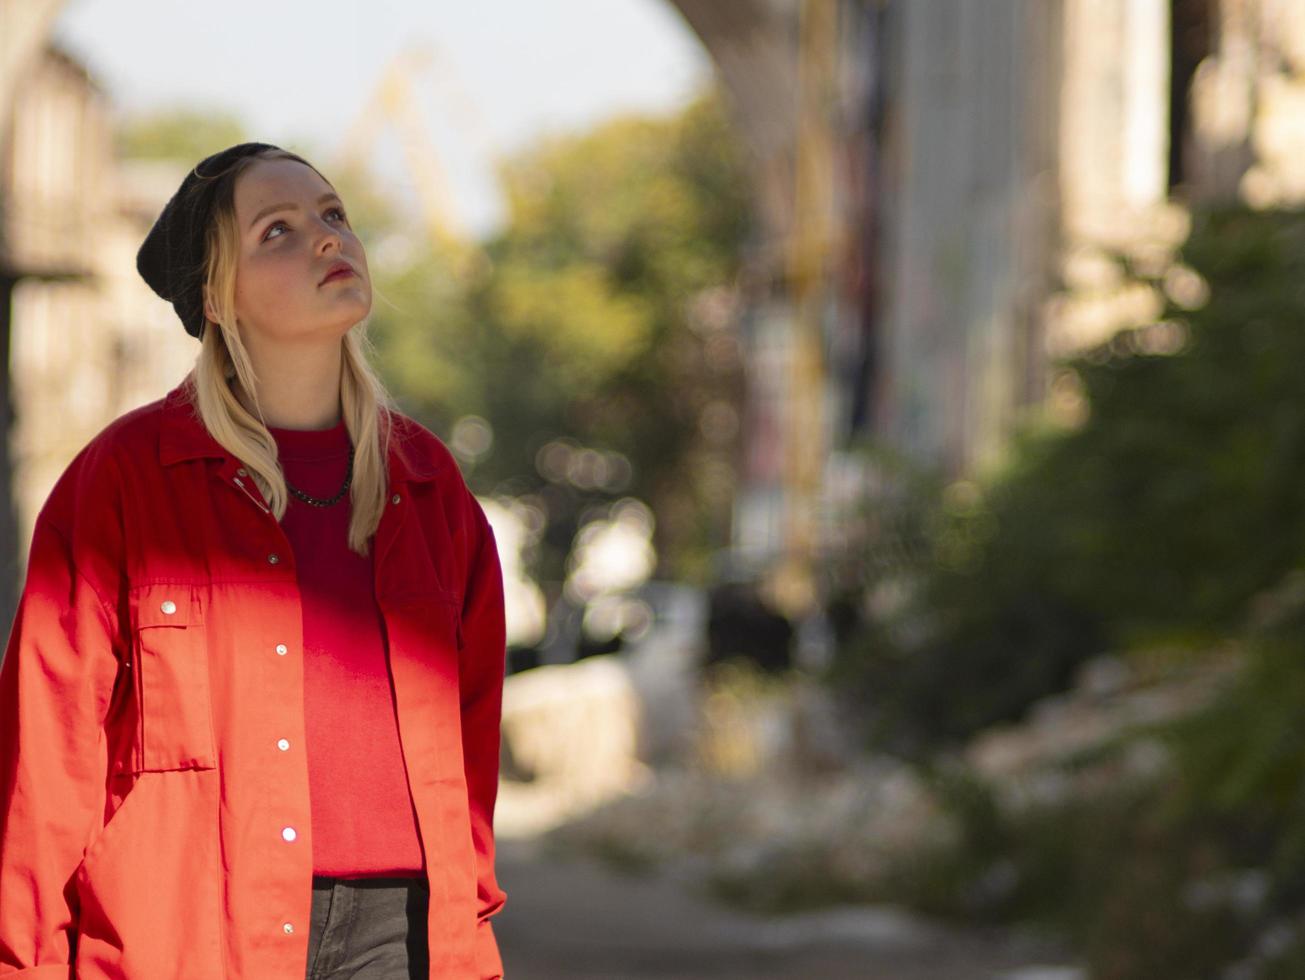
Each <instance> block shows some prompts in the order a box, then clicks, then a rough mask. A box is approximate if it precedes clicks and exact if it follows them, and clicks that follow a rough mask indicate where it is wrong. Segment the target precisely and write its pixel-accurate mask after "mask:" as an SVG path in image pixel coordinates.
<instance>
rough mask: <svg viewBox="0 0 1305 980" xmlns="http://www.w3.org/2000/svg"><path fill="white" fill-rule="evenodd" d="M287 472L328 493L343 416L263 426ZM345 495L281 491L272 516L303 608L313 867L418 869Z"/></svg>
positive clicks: (384, 664)
mask: <svg viewBox="0 0 1305 980" xmlns="http://www.w3.org/2000/svg"><path fill="white" fill-rule="evenodd" d="M269 431H270V432H271V433H272V436H273V438H274V439H275V440H276V443H277V447H278V451H279V454H280V459H281V467H282V469H283V470H284V472H285V475H286V479H287V480H288V481H289V482H290V483H291V484H293V485H294V486H295V487H297V488H299V489H300V490H302V491H303V492H304V493H306V494H308V495H310V496H313V497H318V498H329V497H333V496H335V494H336V493H337V492H338V491H339V489H340V487H341V486H342V485H343V483H344V477H345V474H346V472H347V471H348V464H349V445H350V443H349V433H348V431H347V430H346V429H345V425H344V421H343V419H342V420H341V421H340V422H339V423H338V424H337V425H336V426H334V427H333V428H330V429H321V430H299V429H279V428H272V427H269ZM350 501H351V494H349V493H346V494H345V495H344V497H342V498H341V499H340V500H339V501H338V502H337V503H335V504H332V505H331V506H329V507H316V506H313V505H312V504H308V503H305V502H304V501H302V500H300V499H299V498H298V497H296V496H295V495H294V494H293V493H292V494H290V498H289V506H288V507H287V508H286V513H285V517H284V519H283V520H282V522H281V526H282V528H283V529H284V530H285V533H286V536H287V537H288V538H289V539H290V544H291V546H292V547H293V548H294V552H295V564H296V566H297V568H298V572H299V589H300V592H301V593H302V596H303V612H304V719H305V732H306V735H307V738H308V744H307V745H305V746H290V747H289V751H295V750H296V749H298V748H302V749H303V751H304V752H305V755H306V758H307V762H308V785H309V792H310V804H311V811H312V821H313V823H312V844H313V873H314V874H315V875H330V876H335V877H351V878H353V877H378V876H396V877H397V876H408V875H411V876H414V877H416V876H420V875H422V874H423V873H424V866H423V863H422V861H423V855H422V847H421V839H420V837H419V835H418V831H417V818H416V814H415V812H414V810H413V805H412V798H411V796H410V795H409V792H408V778H407V771H406V769H405V768H404V762H403V751H402V748H401V746H400V742H399V729H398V722H397V720H396V715H395V710H394V693H393V686H392V683H391V679H390V667H389V655H388V650H387V647H386V639H385V629H384V623H383V620H382V618H381V611H380V608H379V607H378V606H377V604H376V595H375V582H374V577H373V576H374V571H373V558H372V557H371V556H368V557H366V558H364V557H363V556H361V555H359V554H357V553H356V552H354V551H351V550H350V549H349V545H348V528H349V506H350Z"/></svg>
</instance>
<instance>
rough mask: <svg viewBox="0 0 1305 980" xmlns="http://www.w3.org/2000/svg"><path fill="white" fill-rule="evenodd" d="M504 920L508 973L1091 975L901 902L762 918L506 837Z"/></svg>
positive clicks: (893, 978) (865, 977) (960, 979)
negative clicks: (916, 912) (909, 910)
mask: <svg viewBox="0 0 1305 980" xmlns="http://www.w3.org/2000/svg"><path fill="white" fill-rule="evenodd" d="M498 870H499V881H500V882H501V883H502V885H503V888H504V889H505V890H506V891H507V893H508V904H507V905H506V906H505V907H504V909H503V911H502V913H500V915H499V916H498V917H497V918H496V919H495V928H496V934H497V937H498V941H499V945H500V948H501V949H502V953H503V965H504V968H505V977H507V978H510V980H551V978H559V980H560V978H570V977H604V978H607V980H625V978H643V977H675V978H683V980H696V978H707V977H711V978H721V977H737V978H744V977H747V978H793V980H798V978H802V980H809V978H813V977H825V978H840V977H848V978H853V977H855V978H862V980H997V978H1001V980H1081V978H1082V977H1083V976H1085V974H1082V973H1080V972H1078V971H1076V970H1074V969H1071V968H1068V967H1065V966H1061V965H1057V964H1064V963H1067V962H1068V960H1067V958H1066V957H1064V956H1063V955H1057V950H1055V949H1054V948H1053V947H1050V946H1048V945H1046V944H1044V943H1039V942H1037V941H1035V940H1033V939H1030V938H1025V937H1020V936H1011V935H1007V934H1003V933H1000V932H987V931H982V930H977V929H967V930H964V931H961V930H957V929H952V928H949V927H943V926H939V925H934V924H930V923H928V922H925V921H924V920H922V919H919V918H918V917H915V916H912V915H909V914H906V913H904V912H901V911H898V910H896V909H892V908H888V907H876V906H844V907H842V908H835V909H830V910H827V911H822V912H816V913H805V914H801V915H790V916H783V917H777V918H763V917H760V916H752V915H746V914H742V913H738V912H734V911H731V910H729V909H726V908H724V907H722V906H719V905H716V904H714V903H712V902H711V901H709V900H707V899H705V898H703V897H700V896H698V895H696V894H694V893H693V892H691V891H690V889H689V888H688V887H687V886H686V885H684V884H682V883H681V882H679V881H676V880H675V879H673V878H671V877H669V876H655V875H652V876H644V875H624V874H620V873H618V872H615V871H612V870H609V869H607V868H606V867H604V866H603V865H601V864H599V863H597V862H596V861H592V860H573V859H569V858H568V859H561V858H553V857H551V856H545V855H542V854H540V853H537V849H536V848H535V847H533V845H531V844H529V843H527V842H523V841H515V840H512V841H503V842H501V844H500V846H499V856H498Z"/></svg>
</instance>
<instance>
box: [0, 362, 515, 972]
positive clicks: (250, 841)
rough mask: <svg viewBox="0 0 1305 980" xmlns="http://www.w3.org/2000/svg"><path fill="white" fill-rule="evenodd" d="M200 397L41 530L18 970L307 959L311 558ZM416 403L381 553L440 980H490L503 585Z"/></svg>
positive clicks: (129, 432) (7, 676) (108, 439)
mask: <svg viewBox="0 0 1305 980" xmlns="http://www.w3.org/2000/svg"><path fill="white" fill-rule="evenodd" d="M187 391H188V387H187V382H184V381H183V382H182V384H180V385H178V386H177V387H176V388H174V389H173V390H172V391H171V392H169V393H168V395H167V396H166V397H165V398H162V399H160V400H158V401H155V402H152V403H151V404H148V405H144V406H142V407H140V408H138V409H135V410H134V411H132V412H129V413H127V414H126V415H124V416H122V417H121V418H119V419H117V420H115V421H114V422H113V423H111V424H110V425H109V426H108V427H106V428H105V429H104V430H103V431H102V432H101V433H100V434H99V435H97V436H96V437H95V438H94V439H93V440H91V442H90V443H89V444H88V445H87V446H86V447H85V448H84V449H83V450H82V451H81V452H80V453H79V454H78V455H77V457H76V458H75V459H74V460H73V461H72V462H71V463H70V464H69V466H68V468H67V469H66V470H65V471H64V473H63V474H62V476H61V477H60V478H59V480H58V482H57V483H56V484H55V487H54V489H53V490H52V491H51V493H50V496H49V499H48V500H47V501H46V503H45V505H44V507H43V508H42V510H41V512H40V515H39V516H38V518H37V521H36V525H35V529H34V532H33V536H32V544H31V549H30V553H29V557H28V564H27V575H26V581H25V584H24V587H23V592H22V597H21V599H20V602H19V606H18V611H17V615H16V617H15V620H14V623H13V627H12V629H11V631H10V634H9V640H8V645H7V648H6V650H5V658H4V661H3V664H0V821H3V822H2V823H0V977H10V976H22V977H31V978H38V977H40V978H49V980H54V978H56V977H58V978H60V980H66V978H67V977H69V975H70V972H71V973H72V975H75V976H77V977H81V978H97V977H130V978H132V980H156V978H157V980H164V978H175V977H186V978H193V980H208V978H212V980H218V978H231V977H239V978H249V980H273V978H286V980H290V978H295V980H298V978H301V977H302V976H303V975H304V972H305V966H306V961H307V943H308V926H309V916H310V908H311V901H312V841H311V836H310V835H311V833H312V828H311V826H310V821H309V800H308V772H307V766H306V762H305V759H304V756H303V754H302V753H296V752H293V751H289V752H286V751H281V750H279V749H278V748H277V740H278V739H281V738H288V739H289V741H290V744H291V745H292V746H294V745H303V744H304V715H303V697H302V683H303V671H304V663H303V660H302V658H301V656H300V653H301V639H302V635H303V623H302V618H301V615H302V614H301V607H300V596H299V587H298V583H297V576H296V571H295V557H294V554H293V552H292V550H291V547H290V542H289V540H288V539H287V538H286V536H285V533H284V531H283V530H282V528H281V526H280V525H279V524H278V523H277V521H276V519H275V517H274V516H273V515H272V513H271V511H270V510H268V508H267V506H266V504H265V502H264V501H263V499H262V497H261V495H260V494H259V492H258V490H257V487H256V485H255V483H254V481H253V480H252V479H250V478H249V477H248V475H247V474H246V473H245V471H244V469H243V468H242V467H241V464H240V461H239V460H238V459H236V458H234V457H233V456H231V455H230V454H229V453H228V452H227V451H226V450H225V449H223V448H222V447H221V446H220V445H218V443H217V442H216V441H214V440H213V438H212V437H211V436H209V434H208V433H207V431H206V430H205V429H204V427H203V425H202V424H201V423H200V421H199V419H198V416H197V415H196V414H195V411H194V409H193V408H192V407H191V405H190V404H189V402H188V400H187V398H186V394H187ZM393 419H394V436H393V440H392V446H391V450H390V456H389V460H388V477H389V494H390V496H389V501H388V503H387V506H386V509H385V514H384V516H383V517H382V518H381V522H380V526H379V528H378V530H377V532H376V536H375V538H374V539H373V542H372V545H373V547H374V549H375V551H374V554H375V556H376V559H375V570H376V573H375V588H376V597H377V601H378V603H379V605H380V608H381V611H382V615H383V617H384V625H385V632H386V636H387V637H388V643H389V656H390V665H391V671H392V675H393V681H394V692H395V699H396V707H397V714H398V723H399V734H400V738H401V742H402V747H403V757H404V762H405V765H406V768H407V774H408V781H409V784H410V787H411V792H412V799H413V802H414V804H415V809H416V814H417V822H418V829H419V831H420V834H421V841H422V845H423V849H424V851H425V858H426V867H427V881H428V883H429V885H430V895H431V901H430V914H429V919H428V925H429V935H428V938H429V945H430V953H431V957H430V976H431V977H441V978H444V977H459V978H461V977H468V978H492V977H497V976H499V975H500V974H501V973H502V965H501V961H500V958H499V953H498V947H497V944H496V942H495V939H494V933H493V929H492V927H491V924H490V917H491V916H492V915H494V914H495V913H496V912H497V911H498V910H499V909H500V908H501V907H502V905H503V903H504V900H505V895H504V893H503V892H502V890H501V889H500V888H499V887H498V884H497V881H496V880H495V875H494V867H493V865H494V842H493V831H492V825H493V813H494V801H495V795H496V791H497V786H498V760H499V713H500V705H501V700H502V689H503V673H504V640H505V634H504V618H503V581H502V574H501V571H500V565H499V558H498V553H497V550H496V547H495V541H494V535H493V532H492V530H491V528H490V525H489V523H488V521H487V520H486V518H485V514H484V511H483V510H482V509H481V507H480V505H479V504H478V502H477V501H476V498H475V497H474V496H472V494H471V493H470V491H469V490H468V488H467V486H466V484H465V482H464V481H463V479H462V476H461V474H460V472H459V470H458V467H457V464H456V462H455V461H454V459H453V457H452V456H451V455H450V453H449V451H448V449H447V448H446V447H445V446H444V444H443V443H442V442H440V440H439V439H438V438H436V437H435V436H434V435H433V434H432V433H431V432H429V431H428V430H427V429H425V428H423V427H422V426H421V425H419V424H418V423H416V422H415V421H413V420H412V419H410V418H408V417H406V416H404V415H402V414H400V413H395V414H394V415H393Z"/></svg>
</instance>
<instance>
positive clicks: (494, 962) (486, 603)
mask: <svg viewBox="0 0 1305 980" xmlns="http://www.w3.org/2000/svg"><path fill="white" fill-rule="evenodd" d="M465 501H466V503H465V506H466V511H465V514H466V517H465V520H466V521H467V528H468V537H467V564H468V569H467V584H466V591H465V593H464V597H463V605H462V617H461V634H462V648H461V651H460V658H461V659H460V662H459V687H460V690H461V710H462V751H463V763H464V766H465V771H466V775H467V793H468V797H469V803H470V812H471V836H472V841H473V843H474V844H475V849H476V884H477V888H476V893H477V904H478V911H477V941H476V957H477V963H478V966H479V973H480V976H481V977H482V980H492V978H495V977H500V976H502V973H503V964H502V961H501V959H500V957H499V951H498V944H497V943H496V941H495V938H494V930H493V927H492V925H491V924H490V917H491V916H493V915H494V914H495V913H497V912H498V911H499V909H501V908H502V907H503V904H504V902H505V900H506V897H507V896H506V895H505V894H504V892H503V891H502V889H500V888H499V886H498V881H497V879H496V878H495V875H494V800H495V797H496V796H497V794H498V770H499V721H500V716H501V712H502V703H503V675H504V672H505V668H506V661H507V649H506V628H505V623H504V610H503V572H502V567H501V565H500V562H499V556H498V547H497V544H496V542H495V540H494V532H493V529H492V528H491V527H490V524H489V520H488V519H487V518H486V516H485V512H484V510H483V508H482V507H481V506H480V503H479V502H478V501H477V500H476V498H475V497H474V496H472V494H471V492H470V491H469V490H468V491H466V496H465Z"/></svg>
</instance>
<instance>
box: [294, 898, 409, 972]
mask: <svg viewBox="0 0 1305 980" xmlns="http://www.w3.org/2000/svg"><path fill="white" fill-rule="evenodd" d="M429 905H430V891H429V890H428V887H427V884H426V879H424V878H319V877H314V878H313V917H312V921H311V922H310V923H309V927H308V970H307V973H306V974H305V977H306V980H337V978H339V980H343V978H345V977H356V978H358V980H410V978H411V980H415V978H421V980H425V978H426V977H427V976H428V975H429V971H430V965H429V959H428V953H427V948H426V912H427V909H428V908H429Z"/></svg>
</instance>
